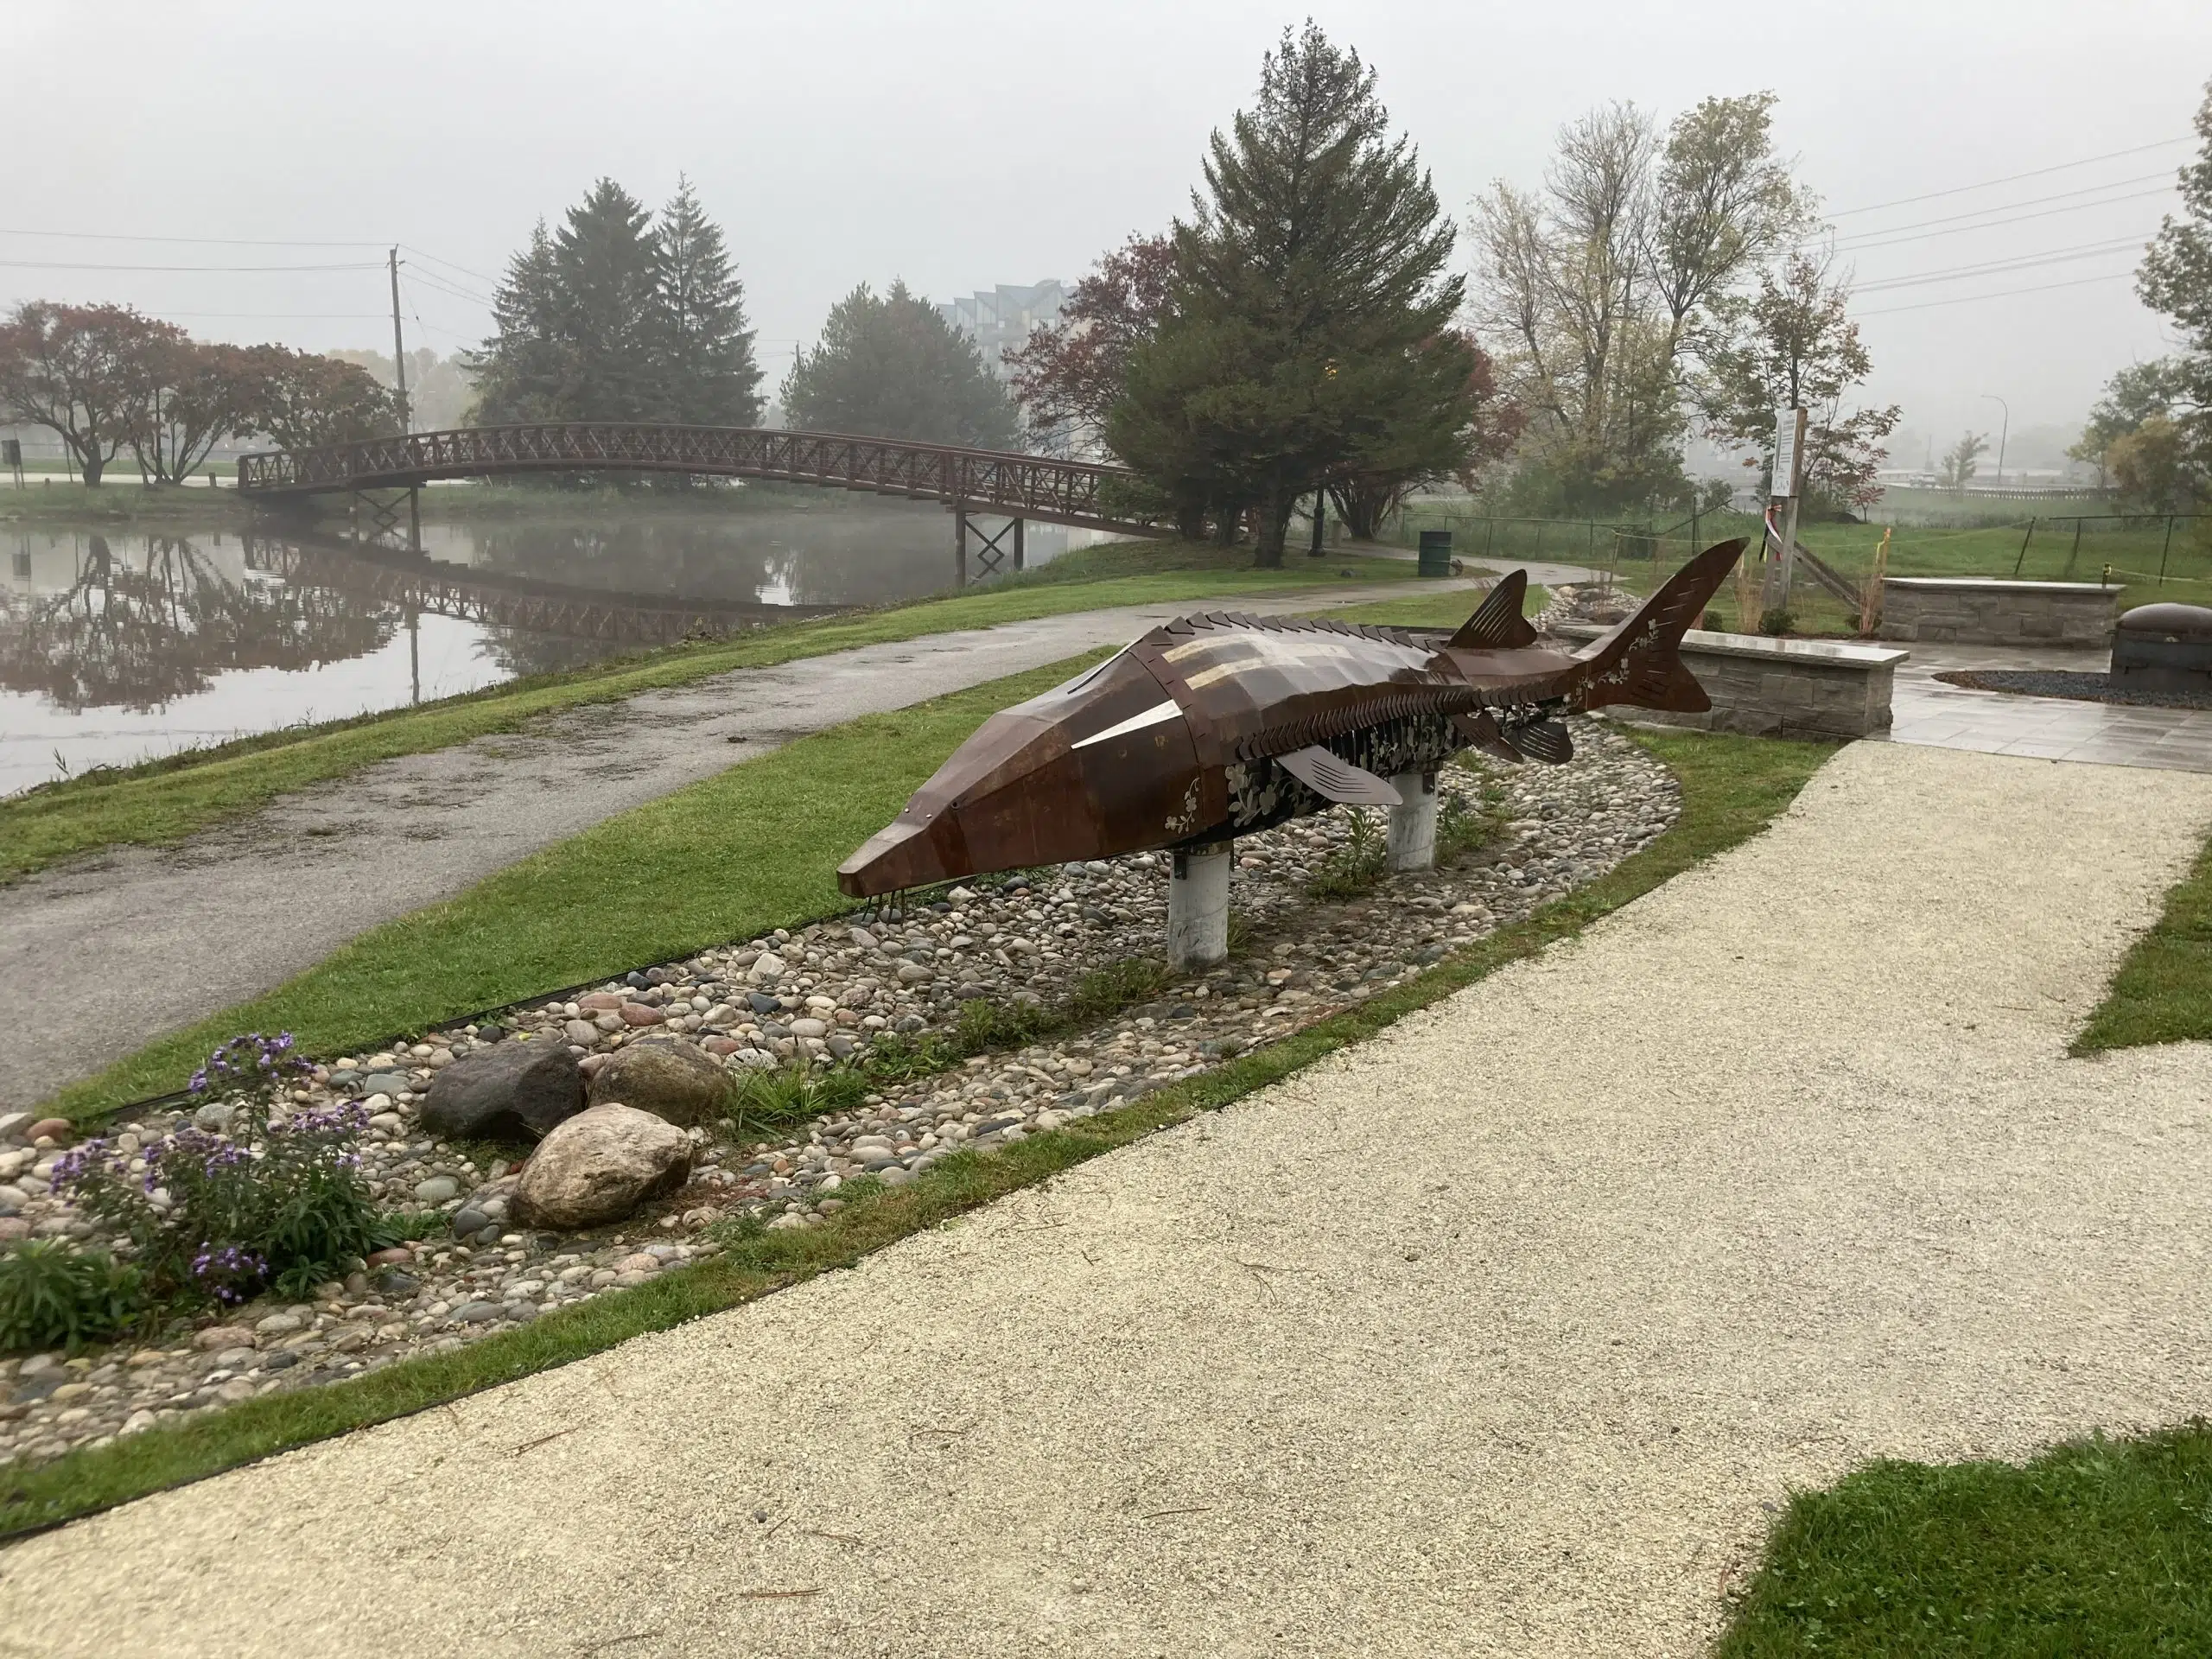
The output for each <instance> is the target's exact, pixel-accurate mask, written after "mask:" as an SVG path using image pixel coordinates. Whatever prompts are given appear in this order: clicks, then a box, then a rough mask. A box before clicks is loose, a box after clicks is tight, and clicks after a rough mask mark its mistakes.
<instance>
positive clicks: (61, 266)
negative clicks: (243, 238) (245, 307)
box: [0, 259, 378, 271]
mask: <svg viewBox="0 0 2212 1659" xmlns="http://www.w3.org/2000/svg"><path fill="white" fill-rule="evenodd" d="M377 264H378V262H377V261H375V260H371V261H369V262H367V263H366V264H358V265H104V264H89V263H87V262H85V261H82V260H76V259H0V268H4V269H7V270H222V271H241V270H264V271H267V270H375V269H376V268H377Z"/></svg>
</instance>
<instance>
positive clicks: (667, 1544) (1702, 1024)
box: [0, 743, 2212, 1659]
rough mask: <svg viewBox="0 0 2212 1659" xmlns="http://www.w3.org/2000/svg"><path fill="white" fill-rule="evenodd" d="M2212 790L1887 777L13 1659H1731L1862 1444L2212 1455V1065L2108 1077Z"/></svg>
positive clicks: (185, 1555) (115, 1527)
mask: <svg viewBox="0 0 2212 1659" xmlns="http://www.w3.org/2000/svg"><path fill="white" fill-rule="evenodd" d="M2208 822H2212V779H2208V778H2205V777H2202V776H2197V775H2193V774H2190V773H2185V772H2159V771H2150V770H2145V769H2139V768H2131V767H2118V766H2080V765H2064V764H2053V763H2051V762H2048V761H2035V760H2022V759H2015V758H2012V757H2007V756H1998V755H1988V754H1979V753H1964V752H1960V751H1955V750H1948V749H1937V748H1923V747H1909V746H1905V745H1901V744H1872V743H1862V744H1859V745H1855V746H1853V747H1851V748H1849V749H1847V750H1845V751H1843V752H1842V753H1840V755H1838V756H1837V757H1836V758H1835V759H1834V760H1832V761H1830V762H1829V763H1828V765H1827V766H1826V767H1825V768H1824V769H1823V770H1822V772H1821V773H1820V774H1818V775H1817V776H1815V778H1814V779H1813V780H1812V782H1811V783H1810V784H1809V785H1808V788H1807V789H1806V791H1805V792H1804V794H1803V795H1802V797H1801V798H1800V799H1799V801H1798V802H1797V803H1796V805H1794V806H1793V807H1792V808H1791V809H1790V810H1789V812H1788V813H1787V814H1786V815H1785V816H1784V817H1783V818H1782V819H1780V820H1778V821H1777V824H1776V825H1775V827H1774V828H1773V829H1771V830H1770V831H1769V832H1768V833H1767V834H1765V835H1764V836H1761V837H1759V838H1758V839H1756V840H1754V841H1752V842H1748V843H1746V844H1745V845H1744V846H1742V847H1740V848H1738V849H1736V850H1735V851H1733V852H1731V853H1729V854H1727V855H1724V856H1722V857H1720V858H1719V859H1717V860H1715V861H1713V862H1712V863H1710V864H1708V865H1707V866H1705V867H1703V868H1700V869H1698V870H1695V871H1693V872H1690V873H1688V874H1685V875H1683V876H1681V877H1680V878H1678V879H1677V880H1675V881H1673V882H1670V883H1669V884H1668V885H1667V886H1666V887H1662V888H1661V889H1659V890H1658V891H1657V892H1656V893H1651V894H1649V895H1647V896H1646V897H1645V898H1644V899H1641V900H1639V901H1638V902H1637V903H1636V904H1634V905H1632V906H1629V907H1627V908H1626V909H1625V910H1624V911H1622V912H1618V913H1617V914H1616V915H1614V916H1612V917H1611V918H1607V919H1606V920H1605V921H1603V922H1601V923H1599V924H1598V925H1596V926H1594V927H1592V929H1591V930H1590V931H1589V932H1588V933H1586V935H1585V936H1584V937H1583V938H1581V939H1580V940H1578V941H1576V942H1573V943H1571V944H1567V945H1565V946H1561V947H1558V948H1554V949H1553V950H1548V951H1547V952H1545V953H1544V954H1543V955H1541V957H1535V958H1533V959H1531V960H1529V961H1526V962H1522V963H1516V964H1515V965H1513V966H1511V967H1510V968H1507V969H1503V970H1501V971H1500V972H1498V973H1497V974H1495V975H1493V976H1491V977H1489V978H1488V979H1486V980H1484V981H1483V982H1481V983H1479V984H1478V985H1475V986H1472V987H1471V988H1468V989H1467V990H1466V991H1465V992H1463V993H1461V994H1460V995H1458V996H1456V997H1453V998H1452V999H1450V1000H1449V1001H1446V1002H1444V1003H1442V1004H1440V1005H1438V1006H1437V1007H1434V1008H1433V1009H1430V1010H1429V1011H1427V1013H1426V1014H1421V1015H1418V1016H1415V1017H1414V1018H1412V1019H1409V1020H1405V1021H1402V1022H1401V1023H1400V1024H1399V1025H1397V1026H1396V1027H1393V1028H1392V1029H1391V1030H1390V1031H1389V1032H1387V1033H1383V1035H1382V1036H1381V1037H1379V1038H1377V1039H1375V1040H1373V1041H1371V1042H1370V1043H1367V1044H1364V1045H1363V1046H1360V1047H1358V1048H1356V1049H1353V1050H1351V1051H1349V1052H1345V1053H1344V1054H1341V1055H1338V1056H1336V1057H1334V1058H1331V1059H1330V1060H1327V1061H1325V1062H1324V1063H1322V1064H1320V1065H1316V1066H1314V1067H1312V1068H1310V1069H1308V1070H1307V1071H1305V1072H1303V1073H1301V1074H1300V1075H1299V1076H1298V1077H1294V1078H1292V1079H1290V1080H1289V1081H1287V1083H1285V1084H1282V1085H1281V1086H1279V1087H1277V1088H1274V1089H1272V1090H1266V1091H1264V1092H1262V1093H1261V1094H1259V1095H1255V1096H1252V1097H1251V1098H1249V1099H1248V1100H1246V1101H1244V1102H1242V1103H1239V1104H1237V1105H1236V1106H1234V1107H1232V1108H1230V1109H1227V1110H1224V1111H1222V1112H1219V1113H1216V1114H1212V1115H1211V1116H1207V1117H1205V1118H1203V1119H1201V1120H1198V1121H1196V1122H1191V1123H1189V1124H1185V1125H1184V1126H1182V1127H1180V1128H1176V1129H1173V1130H1170V1131H1167V1132H1166V1133H1163V1134H1160V1135H1154V1136H1152V1137H1151V1138H1149V1139H1147V1140H1146V1141H1142V1142H1140V1143H1139V1144H1137V1145H1135V1146H1133V1147H1127V1148H1124V1149H1123V1150H1122V1151H1120V1152H1117V1153H1114V1154H1109V1155H1108V1156H1105V1157H1103V1158H1100V1159H1096V1160H1093V1161H1092V1162H1090V1163H1088V1164H1085V1165H1084V1166H1081V1167H1080V1168H1078V1169H1076V1170H1073V1171H1071V1172H1069V1173H1067V1174H1065V1175H1064V1176H1061V1177H1059V1178H1058V1179H1055V1180H1054V1181H1053V1182H1052V1183H1051V1185H1049V1186H1048V1187H1046V1188H1044V1189H1041V1190H1036V1191H1032V1192H1026V1193H1022V1194H1018V1195H1016V1196H1014V1198H1010V1199H1008V1200H1007V1201H1005V1202H1002V1203H1001V1204H998V1205H993V1206H991V1207H990V1208H988V1209H987V1210H985V1211H980V1212H978V1213H977V1214H976V1215H974V1216H972V1217H967V1218H966V1219H964V1220H963V1221H962V1222H960V1223H958V1224H953V1225H950V1226H947V1227H944V1228H940V1229H938V1230H933V1231H931V1232H929V1233H926V1234H923V1235H919V1236H915V1237H913V1238H911V1239H908V1240H906V1241H905V1242H903V1243H899V1244H898V1245H895V1246H893V1247H892V1248H890V1249H886V1250H884V1251H881V1252H880V1253H878V1254H877V1255H874V1256H872V1257H869V1258H868V1259H867V1260H865V1261H863V1262H861V1264H860V1265H859V1267H858V1268H856V1269H855V1270H854V1271H852V1272H849V1273H833V1274H826V1275H824V1276H823V1277H822V1278H820V1279H817V1280H815V1281H811V1282H810V1283H808V1284H805V1285H803V1286H800V1287H796V1288H794V1289H792V1290H790V1291H787V1292H785V1293H783V1294H779V1295H776V1296H772V1297H770V1298H768V1299H767V1300H765V1301H763V1302H760V1303H758V1304H755V1305H754V1306H751V1307H747V1308H743V1309H739V1310H735V1311H733V1312H731V1313H724V1314H719V1315H715V1316H714V1317H712V1318H709V1319H700V1320H696V1321H695V1322H693V1323H691V1324H690V1325H684V1326H682V1327H680V1328H678V1329H676V1330H672V1331H668V1332H661V1333H658V1334H657V1335H654V1336H651V1337H645V1338H639V1339H638V1340H636V1341H633V1342H630V1343H627V1344H623V1345H622V1346H621V1347H620V1348H617V1349H615V1350H613V1351H609V1352H607V1353H605V1354H602V1355H600V1356H597V1357H594V1358H591V1359H588V1360H585V1361H582V1362H579V1363H575V1364H573V1365H569V1366H566V1367H563V1368H562V1369H559V1370H552V1371H548V1372H546V1373H543V1374H542V1375H540V1376H534V1377H531V1378H528V1379H526V1380H524V1381H522V1382H520V1383H515V1384H512V1385H511V1386H508V1387H505V1388H501V1389H494V1390H492V1391H490V1392H488V1393H486V1394H482V1395H475V1396H473V1397H471V1398H468V1399H466V1400H461V1401H458V1402H454V1404H453V1405H452V1406H451V1407H449V1408H440V1409H438V1410H435V1411H427V1412H423V1413H422V1414H419V1415H416V1416H414V1417H411V1418H408V1419H405V1420H404V1421H397V1422H393V1423H389V1424H386V1425H384V1426H382V1427H378V1428H374V1429H370V1430H366V1431H364V1432H361V1433H356V1434H353V1435H350V1436H347V1437H346V1438H344V1439H342V1440H334V1441H331V1442H328V1443H326V1444H324V1445H321V1446H313V1447H308V1448H306V1449H304V1450H302V1451H300V1452H294V1453H291V1454H289V1455H286V1456H283V1457H281V1458H277V1459H270V1461H268V1462H265V1463H262V1464H259V1465H254V1466H251V1467H249V1468H245V1469H241V1470H238V1471H233V1472H232V1473H230V1474H228V1475H225V1476H222V1477H219V1478H215V1479H213V1480H209V1481H206V1482H203V1483H201V1484H198V1485H194V1486H189V1487H186V1488H182V1489H181V1490H179V1491H173V1492H168V1493H164V1494H162V1495H159V1496H156V1497H150V1498H148V1499H145V1500H143V1501H141V1502H139V1503H134V1504H131V1505H129V1506H127V1507H125V1508H124V1509H121V1510H116V1511H114V1512H112V1513H110V1514H108V1515H105V1516H98V1517H94V1518H92V1519H91V1520H89V1521H86V1522H80V1523H78V1524H76V1525H73V1526H70V1527H67V1528H65V1529H61V1530H59V1531H57V1532H54V1533H49V1534H47V1535H42V1536H40V1537H36V1538H33V1539H29V1540H27V1541H24V1542H22V1543H20V1544H17V1545H16V1546H14V1547H12V1548H10V1549H9V1550H8V1551H7V1552H6V1553H5V1554H4V1555H0V1654H7V1655H24V1656H29V1655H38V1656H41V1659H54V1656H73V1655H86V1656H91V1655H111V1654H121V1653H148V1654H153V1653H158V1654H162V1655H165V1656H176V1659H183V1656H195V1655H220V1656H225V1659H254V1656H262V1655H269V1656H278V1655H283V1656H290V1655H294V1654H301V1653H315V1654H319V1655H334V1656H350V1655H372V1656H377V1659H412V1656H418V1655H419V1656H448V1655H450V1656H455V1659H460V1656H467V1659H499V1656H509V1655H515V1656H522V1655H528V1656H534V1659H539V1656H584V1655H605V1654H620V1655H622V1656H624V1659H660V1656H680V1655H696V1654H732V1655H755V1654H758V1655H778V1656H787V1659H788V1656H801V1655H855V1656H881V1655H891V1656H902V1659H903V1656H910V1655H911V1656H925V1655H926V1656H941V1655H978V1656H982V1655H988V1656H1002V1655H1007V1654H1065V1655H1069V1656H1084V1659H1090V1656H1154V1655H1162V1656H1164V1655H1168V1654H1176V1655H1181V1654H1223V1655H1249V1656H1255V1659H1256V1656H1262V1655H1265V1656H1269V1659H1273V1656H1281V1655H1288V1656H1304V1655H1345V1654H1361V1655H1366V1654H1383V1655H1395V1654H1405V1655H1417V1656H1424V1659H1425V1656H1429V1655H1433V1654H1439V1653H1450V1654H1479V1655H1490V1654H1496V1655H1511V1656H1516V1659H1520V1656H1528V1655H1553V1654H1557V1655H1574V1656H1585V1655H1592V1654H1636V1655H1640V1656H1641V1655H1652V1654H1683V1655H1688V1654H1693V1653H1698V1652H1701V1651H1704V1650H1705V1648H1706V1645H1707V1643H1708V1642H1709V1641H1710V1639H1711V1637H1713V1634H1714V1632H1715V1631H1716V1630H1717V1629H1718V1628H1719V1624H1720V1622H1721V1620H1722V1619H1723V1618H1724V1617H1725V1611H1726V1602H1725V1600H1724V1599H1723V1597H1724V1591H1725V1588H1726V1586H1730V1585H1735V1584H1740V1583H1742V1582H1743V1581H1744V1580H1745V1576H1746V1575H1747V1574H1748V1573H1750V1572H1751V1570H1752V1569H1753V1567H1754V1564H1755V1562H1756V1560H1757V1557H1758V1549H1759V1547H1760V1542H1761V1540H1762V1538H1763V1536H1764V1529H1765V1528H1766V1526H1767V1525H1768V1524H1769V1522H1770V1512H1769V1511H1770V1506H1772V1505H1774V1504H1776V1503H1777V1502H1778V1501H1779V1500H1780V1499H1781V1498H1782V1497H1783V1496H1784V1494H1785V1491H1786V1490H1787V1489H1788V1488H1789V1487H1790V1486H1792V1485H1809V1484H1824V1483H1827V1482H1828V1481H1831V1480H1833V1479H1834V1478H1836V1477H1837V1476H1838V1475H1840V1474H1841V1473H1842V1472H1844V1471H1846V1470H1847V1469H1849V1468H1851V1467H1853V1465H1857V1464H1858V1463H1859V1462H1861V1461H1862V1460H1864V1459H1868V1458H1871V1457H1875V1456H1879V1455H1893V1456H1898V1457H1906V1458H1919V1459H1955V1458H1961V1457H1967V1456H1990V1455H1994V1456H2003V1457H2016V1456H2019V1455H2022V1454H2024V1453H2027V1452H2031V1450H2033V1449H2034V1448H2036V1447H2037V1446H2044V1445H2046V1444H2049V1443H2050V1441H2052V1440H2056V1439H2058V1438H2060V1437H2063V1436H2065V1435H2067V1434H2069V1433H2078V1432H2081V1431H2084V1430H2087V1429H2089V1428H2091V1427H2107V1428H2111V1429H2114V1430H2126V1429H2131V1428H2135V1427H2142V1426H2146V1425H2151V1424H2156V1423H2163V1422H2171V1421H2177V1420H2179V1419H2183V1418H2186V1417H2188V1416H2189V1415H2190V1414H2192V1413H2200V1412H2205V1411H2208V1410H2212V1341H2209V1340H2208V1338H2207V1336H2206V1332H2208V1331H2212V1106H2208V1101H2212V1047H2208V1046H2206V1045H2204V1044H2201V1043H2190V1044H2175V1045H2171V1046H2164V1047H2160V1048H2155V1049H2146V1050H2139V1051H2134V1052H2126V1053H2120V1054H2114V1055H2109V1056H2106V1057H2104V1058H2100V1059H2097V1060H2094V1061H2079V1060H2072V1059H2069V1058H2066V1055H2065V1045H2066V1042H2067V1040H2068V1039H2069V1036H2070V1035H2071V1034H2072V1033H2073V1032H2075V1030H2077V1029H2078V1028H2079V1024H2080V1021H2081V1020H2082V1017H2083V1016H2084V1015H2085V1014H2087V1012H2088V1009H2089V1008H2090V1007H2092V1006H2093V1005H2094V1002H2095V1001H2096V999H2097V997H2098V996H2099V995H2100V994H2101V988H2102V985H2103V982H2104V980H2105V977H2106V976H2107V974H2108V973H2109V972H2110V970H2111V969H2112V967H2113V964H2114V963H2115V962H2116V961H2117V960H2118V959H2119V957H2120V954H2121V953H2122V951H2123V950H2125V949H2126V945H2127V944H2128V942H2129V941H2130V939H2131V938H2133V936H2134V934H2135V933H2136V932H2137V931H2139V930H2140V929H2141V928H2143V927H2144V926H2145V925H2147V924H2148V923H2149V922H2150V921H2151V920H2152V918H2153V917H2154V916H2155V915H2156V913H2157V911H2158V904H2159V899H2160V895H2161V893H2162V892H2163V890H2164V888H2165V887H2167V885H2168V884H2170V883H2171V881H2172V880H2175V879H2176V878H2177V877H2178V876H2179V875H2180V874H2182V873H2183V871H2184V870H2185V869H2186V868H2188V865H2189V863H2190V859H2191V858H2192V856H2193V855H2195V853H2196V848H2197V845H2198V843H2199V840H2200V838H2201V837H2202V835H2203V833H2204V831H2205V829H2206V827H2207V824H2208Z"/></svg>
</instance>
